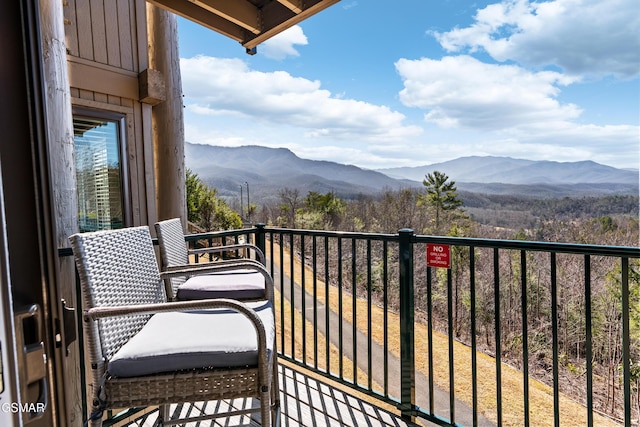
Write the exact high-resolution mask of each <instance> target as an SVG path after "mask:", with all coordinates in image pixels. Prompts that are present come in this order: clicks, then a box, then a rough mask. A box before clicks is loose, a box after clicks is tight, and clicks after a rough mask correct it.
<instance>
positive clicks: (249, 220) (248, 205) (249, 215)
mask: <svg viewBox="0 0 640 427" xmlns="http://www.w3.org/2000/svg"><path fill="white" fill-rule="evenodd" d="M244 183H245V184H246V186H247V221H248V222H249V224H251V204H250V203H249V183H248V182H247V181H245V182H244Z"/></svg>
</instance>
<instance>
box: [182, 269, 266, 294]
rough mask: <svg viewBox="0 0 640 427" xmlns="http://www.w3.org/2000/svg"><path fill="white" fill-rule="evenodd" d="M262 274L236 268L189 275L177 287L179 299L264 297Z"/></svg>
mask: <svg viewBox="0 0 640 427" xmlns="http://www.w3.org/2000/svg"><path fill="white" fill-rule="evenodd" d="M264 288H265V285H264V276H263V275H262V274H261V273H259V272H257V271H255V270H247V269H238V270H234V271H225V272H224V273H216V274H203V275H199V276H193V277H190V278H189V279H188V280H187V281H186V282H184V283H183V284H182V285H180V287H179V288H178V292H177V294H176V296H177V298H178V299H179V300H196V299H207V298H230V299H239V300H241V299H264V298H265V294H264Z"/></svg>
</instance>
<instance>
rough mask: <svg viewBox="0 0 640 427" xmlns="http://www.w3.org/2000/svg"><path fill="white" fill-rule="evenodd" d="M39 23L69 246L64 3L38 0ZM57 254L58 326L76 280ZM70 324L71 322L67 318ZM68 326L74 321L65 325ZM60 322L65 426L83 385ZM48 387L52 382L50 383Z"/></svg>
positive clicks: (59, 389) (77, 416)
mask: <svg viewBox="0 0 640 427" xmlns="http://www.w3.org/2000/svg"><path fill="white" fill-rule="evenodd" d="M40 25H41V34H42V57H43V73H44V86H45V87H44V91H45V94H46V102H47V108H46V115H47V117H46V123H47V137H48V144H49V145H48V153H47V157H48V159H49V167H50V171H51V198H52V200H51V204H52V206H51V210H50V212H49V214H50V215H51V216H52V218H51V221H52V223H53V224H55V233H56V234H55V236H54V238H55V240H56V245H57V246H56V247H55V248H50V250H51V251H57V250H58V248H62V247H68V246H69V241H68V236H69V235H71V234H73V233H76V232H77V231H78V202H77V193H76V169H75V163H74V160H73V151H74V149H73V115H72V109H71V93H70V90H69V75H68V71H67V50H66V46H65V32H64V13H63V2H61V1H46V0H40ZM57 259H58V265H57V269H58V274H57V280H56V283H57V289H56V290H55V291H57V292H55V291H54V292H52V294H53V295H51V297H50V304H52V307H51V311H52V315H53V317H56V318H58V320H59V322H60V325H63V319H62V311H63V308H62V302H61V300H62V299H64V300H65V301H66V302H67V306H69V307H75V309H76V310H80V309H81V307H78V306H77V303H76V302H77V301H78V299H76V288H75V284H76V279H75V269H74V266H73V259H72V258H71V257H64V258H59V257H57ZM71 323H72V322H71ZM68 326H69V327H70V328H73V327H74V325H68ZM64 329H65V328H64V326H62V327H61V330H60V335H61V340H62V345H61V347H60V349H59V352H60V353H59V355H58V357H56V358H54V359H52V360H55V363H56V364H57V367H56V371H58V372H60V370H61V369H62V370H63V372H64V381H57V382H58V384H56V385H55V394H54V396H57V399H58V400H59V401H60V402H65V405H62V404H61V405H60V406H59V408H60V409H64V407H65V406H66V411H64V412H65V413H64V414H60V415H59V416H58V419H59V420H61V422H62V423H63V424H64V425H68V426H81V425H82V388H81V384H80V368H79V367H80V363H82V361H80V360H79V351H78V342H77V341H76V342H74V343H73V344H71V345H70V346H69V353H68V354H67V349H66V341H67V338H68V337H66V336H65V334H64ZM52 386H53V385H52Z"/></svg>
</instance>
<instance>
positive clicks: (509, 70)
mask: <svg viewBox="0 0 640 427" xmlns="http://www.w3.org/2000/svg"><path fill="white" fill-rule="evenodd" d="M396 69H397V70H398V73H399V74H400V77H401V78H402V80H403V82H404V89H403V90H402V91H401V92H400V100H401V101H402V102H403V103H404V104H405V105H407V106H410V107H419V108H423V109H427V110H429V111H428V112H427V113H426V115H425V120H426V121H428V122H432V123H435V124H437V125H438V126H440V127H442V128H468V129H479V130H500V129H505V128H512V127H514V126H520V125H524V124H530V123H532V122H533V123H538V122H543V123H548V122H549V121H565V120H571V119H575V118H576V117H578V116H579V115H580V112H581V111H580V109H579V108H578V107H577V106H575V105H573V104H564V105H563V104H560V103H559V102H558V101H557V100H556V99H555V97H556V96H557V94H558V93H559V89H558V86H557V85H562V84H568V83H571V81H572V80H571V79H570V78H567V77H565V76H563V75H562V74H559V73H556V72H552V71H541V72H530V71H528V70H525V69H523V68H521V67H518V66H515V65H496V64H485V63H483V62H480V61H479V60H477V59H475V58H473V57H471V56H466V55H463V56H448V57H444V58H442V59H440V60H434V59H428V58H423V59H418V60H408V59H400V60H399V61H397V62H396Z"/></svg>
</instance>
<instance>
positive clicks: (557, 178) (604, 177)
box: [185, 143, 638, 203]
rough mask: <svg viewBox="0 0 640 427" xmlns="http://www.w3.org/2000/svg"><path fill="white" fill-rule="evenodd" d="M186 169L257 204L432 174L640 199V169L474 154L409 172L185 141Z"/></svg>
mask: <svg viewBox="0 0 640 427" xmlns="http://www.w3.org/2000/svg"><path fill="white" fill-rule="evenodd" d="M185 161H186V165H187V167H188V168H189V169H191V170H192V171H193V172H195V173H197V174H198V176H199V177H200V178H201V179H202V180H203V181H204V182H206V183H207V184H209V185H211V186H212V187H215V188H217V189H218V192H219V194H220V195H221V196H223V197H229V198H235V197H238V195H239V193H240V187H241V186H245V187H246V186H249V188H250V191H251V202H252V203H264V202H268V201H277V200H278V199H279V197H278V191H280V190H281V189H283V188H290V189H297V190H299V192H300V195H301V196H303V197H304V196H305V195H306V194H307V193H308V192H309V191H316V192H319V193H327V192H330V191H333V192H335V193H336V195H337V196H338V197H342V198H346V199H349V198H355V197H357V196H358V195H359V194H366V195H375V194H378V193H380V191H382V190H384V189H400V188H409V187H416V188H421V187H422V180H423V179H424V177H425V175H426V174H428V173H432V172H433V171H434V170H437V171H440V172H444V173H445V174H447V176H449V178H450V179H452V180H454V181H456V185H457V187H458V189H459V190H462V191H468V192H474V193H484V194H508V195H519V196H528V197H536V198H549V197H572V196H575V197H577V196H587V195H610V194H631V195H637V194H638V171H637V170H636V171H630V170H623V169H616V168H613V167H610V166H605V165H601V164H598V163H595V162H591V161H582V162H564V163H561V162H552V161H533V160H523V159H513V158H509V157H479V156H470V157H462V158H459V159H455V160H451V161H448V162H443V163H436V164H431V165H425V166H420V167H411V168H391V169H382V170H377V171H374V170H368V169H362V168H359V167H356V166H353V165H344V164H340V163H335V162H329V161H319V160H308V159H302V158H300V157H298V156H296V155H295V154H294V153H293V152H291V151H290V150H288V149H286V148H267V147H261V146H243V147H219V146H211V145H201V144H191V143H186V144H185Z"/></svg>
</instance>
